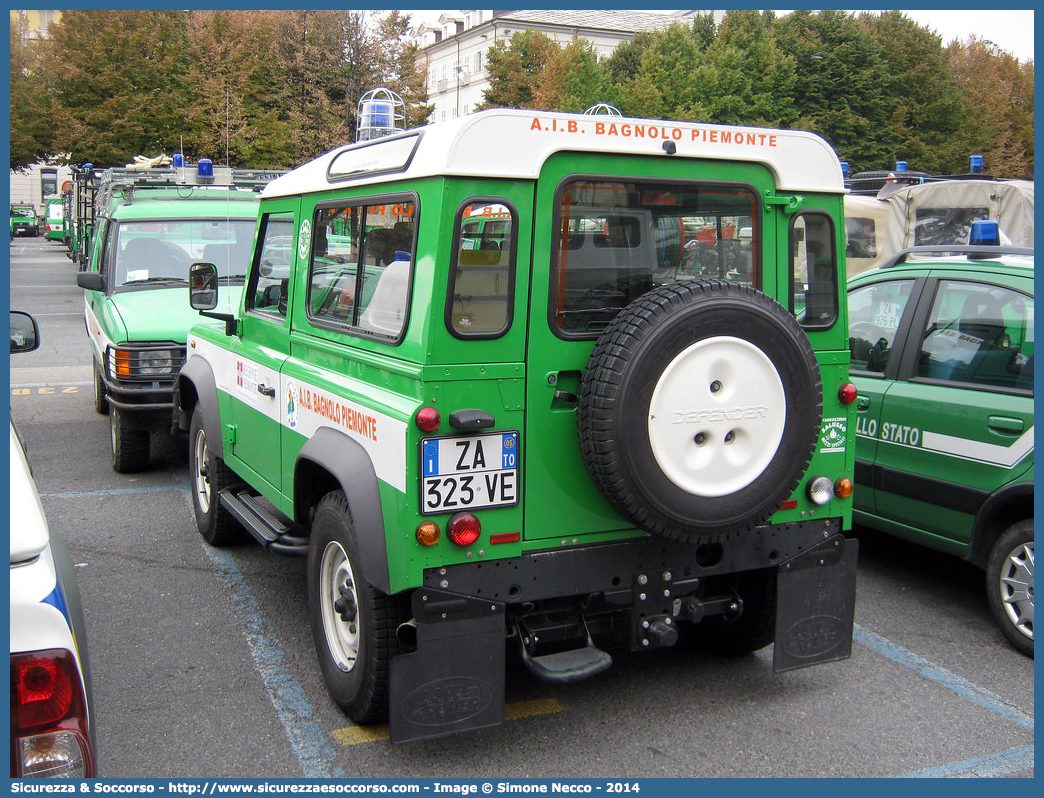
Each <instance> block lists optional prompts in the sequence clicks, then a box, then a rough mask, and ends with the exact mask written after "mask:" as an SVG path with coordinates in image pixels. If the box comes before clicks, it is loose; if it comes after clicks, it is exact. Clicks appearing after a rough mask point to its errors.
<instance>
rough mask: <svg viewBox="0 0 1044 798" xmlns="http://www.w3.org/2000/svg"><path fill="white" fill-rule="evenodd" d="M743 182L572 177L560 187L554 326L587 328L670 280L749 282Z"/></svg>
mask: <svg viewBox="0 0 1044 798" xmlns="http://www.w3.org/2000/svg"><path fill="white" fill-rule="evenodd" d="M758 218H759V217H758V214H757V200H756V197H755V195H754V193H753V192H752V191H751V190H749V189H747V188H745V187H741V186H723V185H717V184H698V183H653V182H648V183H646V182H639V181H630V180H621V181H608V180H593V179H582V178H581V179H577V180H573V181H570V182H569V183H566V184H565V185H564V186H563V188H562V189H561V191H560V192H559V198H558V208H557V216H556V227H555V236H556V245H555V250H556V252H555V266H554V268H555V275H554V278H553V280H552V286H553V288H552V291H553V295H552V326H553V328H554V329H555V330H556V331H557V332H558V333H559V334H560V335H563V336H565V337H589V336H590V337H593V336H594V335H597V334H598V332H600V331H601V330H604V329H605V327H606V326H607V325H608V324H609V322H610V321H611V320H612V319H613V318H614V317H615V316H616V314H617V313H619V312H620V311H621V310H622V309H623V308H624V307H625V306H626V305H628V304H630V303H631V302H632V301H633V300H635V299H637V298H638V297H639V296H641V295H642V294H644V293H646V292H647V291H649V290H651V289H653V288H655V287H657V286H660V285H666V284H668V283H672V282H676V281H678V280H686V279H694V278H697V277H716V278H718V279H723V280H731V281H735V282H742V283H749V284H755V285H756V284H757V283H758V282H759V277H760V276H759V274H758V263H759V260H758V253H759V252H760V251H761V243H760V236H761V228H760V225H757V224H756V220H757V219H758Z"/></svg>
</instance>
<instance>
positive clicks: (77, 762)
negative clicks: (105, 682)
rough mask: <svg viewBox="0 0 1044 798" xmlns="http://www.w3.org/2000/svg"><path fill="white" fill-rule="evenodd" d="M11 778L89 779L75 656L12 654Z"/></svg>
mask: <svg viewBox="0 0 1044 798" xmlns="http://www.w3.org/2000/svg"><path fill="white" fill-rule="evenodd" d="M11 750H12V759H11V776H12V777H14V778H26V777H37V778H53V777H60V778H92V777H93V776H94V757H93V752H92V749H91V743H90V734H89V732H88V728H87V701H86V699H85V698H84V692H83V683H82V682H81V681H80V672H79V669H78V668H77V667H76V661H75V660H74V659H73V655H72V654H71V653H70V652H69V651H66V650H65V649H49V650H47V651H34V652H31V653H26V654H12V655H11Z"/></svg>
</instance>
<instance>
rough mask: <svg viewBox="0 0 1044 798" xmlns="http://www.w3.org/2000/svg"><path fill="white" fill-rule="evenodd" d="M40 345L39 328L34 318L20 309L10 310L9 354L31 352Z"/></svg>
mask: <svg viewBox="0 0 1044 798" xmlns="http://www.w3.org/2000/svg"><path fill="white" fill-rule="evenodd" d="M38 346H40V329H39V327H37V326H36V319H34V318H33V317H32V316H30V315H29V314H28V313H23V312H22V311H20V310H12V311H11V354H14V353H15V352H32V351H33V350H34V349H36V348H37V347H38Z"/></svg>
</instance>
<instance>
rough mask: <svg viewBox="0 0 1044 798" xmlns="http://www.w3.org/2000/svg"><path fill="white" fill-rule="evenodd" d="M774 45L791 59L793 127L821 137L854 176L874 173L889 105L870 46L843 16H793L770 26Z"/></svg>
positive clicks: (884, 153) (882, 155)
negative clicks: (868, 171) (852, 169)
mask: <svg viewBox="0 0 1044 798" xmlns="http://www.w3.org/2000/svg"><path fill="white" fill-rule="evenodd" d="M776 43H777V46H778V47H779V48H780V50H781V51H782V52H784V53H786V54H787V55H789V56H790V57H791V58H792V59H793V60H794V77H795V80H794V92H793V97H794V110H795V112H796V115H795V118H794V122H793V126H794V127H796V128H799V129H802V130H810V131H813V132H815V133H818V134H820V135H822V136H823V137H824V138H825V139H826V140H827V141H829V142H830V143H831V145H833V147H834V149H835V150H837V152H838V154H839V155H840V156H841V157H842V158H845V159H846V160H848V161H849V162H851V163H852V165H853V167H855V170H856V171H858V170H859V169H876V168H880V164H881V163H882V162H884V161H885V160H887V158H888V156H889V153H890V150H889V147H888V146H887V145H886V144H885V143H884V142H882V141H881V139H880V137H879V135H878V131H880V130H882V129H884V128H885V126H886V124H887V122H888V120H889V119H890V118H891V116H892V111H893V109H894V100H893V99H892V98H890V97H889V96H888V94H887V84H888V74H887V72H886V70H885V68H884V64H883V62H882V54H881V50H880V48H879V47H878V46H877V44H876V42H875V41H874V40H873V39H872V38H871V37H870V35H869V34H868V33H867V32H866V30H865V29H864V28H863V27H861V26H860V25H859V24H858V22H857V21H856V19H855V18H854V17H853V16H851V15H850V14H847V13H846V12H844V11H818V12H815V13H813V12H811V11H793V12H791V13H790V14H788V15H787V16H785V17H782V18H781V19H779V20H778V21H777V22H776Z"/></svg>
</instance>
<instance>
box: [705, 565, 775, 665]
mask: <svg viewBox="0 0 1044 798" xmlns="http://www.w3.org/2000/svg"><path fill="white" fill-rule="evenodd" d="M727 579H728V581H729V584H730V586H731V587H732V589H733V590H734V591H735V592H736V594H737V595H738V596H739V597H740V598H741V599H742V600H743V612H741V613H740V614H739V616H736V617H732V616H730V615H724V616H722V615H713V616H711V617H710V618H706V619H705V620H703V621H700V622H699V623H697V624H694V625H692V626H691V627H689V635H688V636H689V637H690V638H691V639H692V640H693V641H694V642H695V643H696V644H697V645H699V646H701V647H703V648H706V649H708V650H710V651H713V652H715V653H716V654H722V655H724V656H726V657H742V656H745V655H746V654H750V653H751V652H753V651H759V650H761V649H763V648H764V647H765V646H767V645H769V644H770V643H772V642H773V641H774V640H775V639H776V569H775V568H766V569H764V570H760V571H745V572H743V573H739V574H732V575H730V576H729V577H727Z"/></svg>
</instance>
